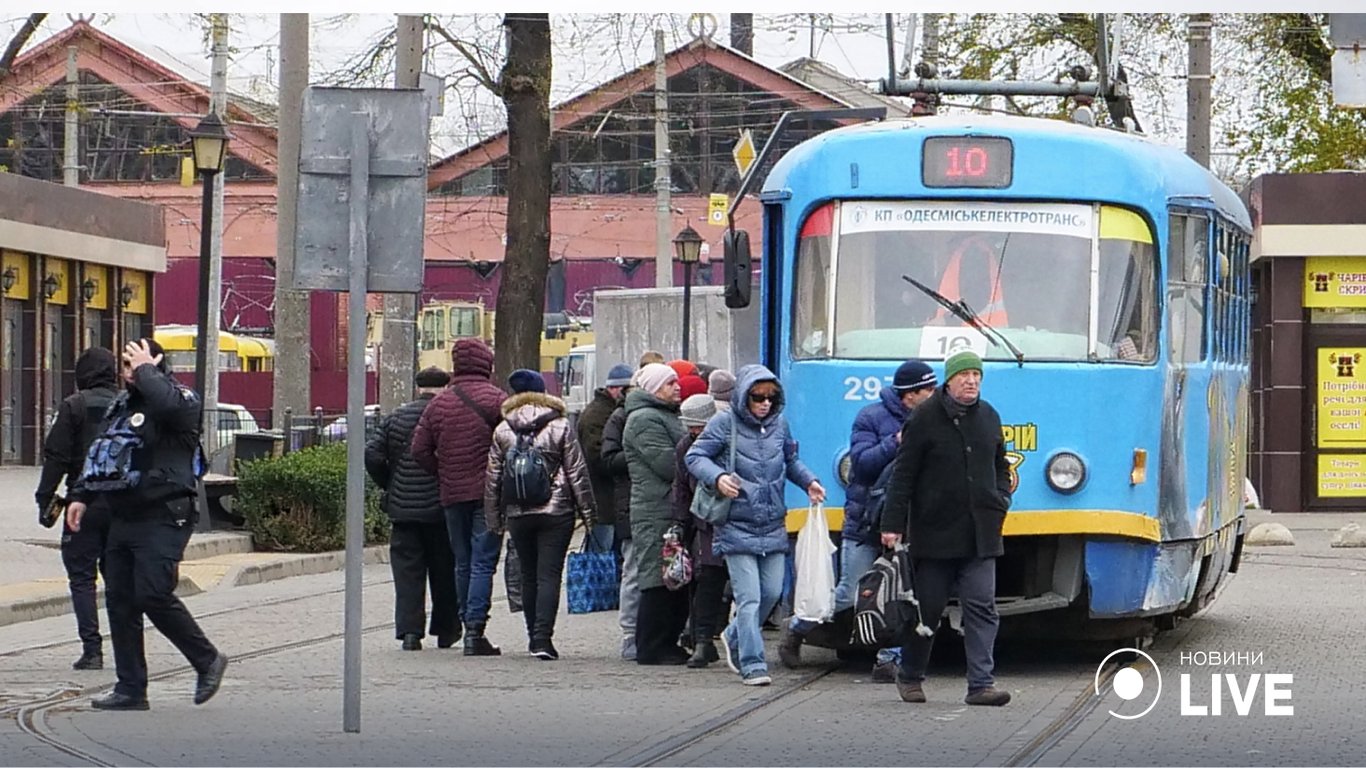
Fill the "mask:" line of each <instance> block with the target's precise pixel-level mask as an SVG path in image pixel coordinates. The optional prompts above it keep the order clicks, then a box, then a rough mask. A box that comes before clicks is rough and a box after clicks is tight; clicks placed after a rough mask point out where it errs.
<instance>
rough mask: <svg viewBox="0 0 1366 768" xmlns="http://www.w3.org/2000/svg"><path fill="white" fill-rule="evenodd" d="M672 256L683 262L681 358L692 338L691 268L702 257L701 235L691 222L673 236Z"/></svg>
mask: <svg viewBox="0 0 1366 768" xmlns="http://www.w3.org/2000/svg"><path fill="white" fill-rule="evenodd" d="M674 257H675V258H677V259H678V260H679V261H680V262H682V263H683V359H684V360H691V359H692V358H690V357H688V354H689V352H690V350H689V343H688V342H689V341H691V338H692V268H693V265H694V264H696V263H697V260H698V259H700V258H701V257H702V236H701V235H699V234H697V230H695V229H693V228H692V225H691V224H688V225H687V226H685V227H683V231H682V232H679V233H678V236H677V237H675V238H674Z"/></svg>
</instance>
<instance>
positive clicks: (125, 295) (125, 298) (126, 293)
mask: <svg viewBox="0 0 1366 768" xmlns="http://www.w3.org/2000/svg"><path fill="white" fill-rule="evenodd" d="M132 303H133V286H131V285H125V286H123V287H122V288H120V289H119V306H121V307H123V308H124V309H127V308H128V305H129V304H132Z"/></svg>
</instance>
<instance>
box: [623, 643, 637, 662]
mask: <svg viewBox="0 0 1366 768" xmlns="http://www.w3.org/2000/svg"><path fill="white" fill-rule="evenodd" d="M621 659H622V661H635V660H636V639H635V638H634V637H623V638H621Z"/></svg>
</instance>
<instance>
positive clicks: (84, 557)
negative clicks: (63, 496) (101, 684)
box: [34, 347, 118, 669]
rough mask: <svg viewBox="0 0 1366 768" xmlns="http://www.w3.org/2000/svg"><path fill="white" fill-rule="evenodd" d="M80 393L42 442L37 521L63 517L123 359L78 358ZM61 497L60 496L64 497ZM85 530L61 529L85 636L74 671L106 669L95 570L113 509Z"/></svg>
mask: <svg viewBox="0 0 1366 768" xmlns="http://www.w3.org/2000/svg"><path fill="white" fill-rule="evenodd" d="M76 387H77V391H76V393H75V394H73V395H69V396H68V397H67V398H66V399H65V400H63V401H62V404H61V405H60V406H58V408H57V419H56V421H54V422H53V423H52V429H51V430H49V431H48V433H47V438H46V439H44V440H43V473H42V475H41V476H40V477H39V479H38V490H37V492H35V493H34V498H35V500H36V501H37V502H38V522H39V523H41V524H42V525H44V526H45V527H49V528H50V527H52V526H53V525H55V524H56V522H57V520H58V518H59V517H60V515H53V514H50V512H49V510H50V509H51V507H52V502H53V500H54V499H56V498H57V486H58V485H59V484H60V483H61V482H62V478H63V477H65V478H66V484H67V487H68V489H69V488H70V487H71V486H74V485H75V484H76V478H78V477H80V476H81V468H82V467H84V466H85V453H86V451H87V450H88V449H89V448H90V443H91V442H92V441H93V440H94V439H95V436H96V435H97V434H99V429H100V425H101V423H102V422H103V421H104V412H105V411H106V410H107V409H108V408H109V404H110V403H111V402H113V401H114V397H115V396H116V395H118V361H117V360H116V359H115V358H114V353H113V352H110V351H109V350H107V349H104V348H103V347H92V348H90V349H87V350H86V351H84V352H82V353H81V356H80V357H78V358H76ZM59 501H60V500H59ZM84 523H85V524H84V525H83V526H82V527H81V530H80V531H72V530H71V529H69V528H66V527H65V526H64V527H63V530H62V565H64V566H66V580H67V583H68V584H69V585H70V587H71V607H72V611H73V612H74V613H75V614H76V633H77V634H78V635H79V636H80V638H81V657H80V658H79V659H77V660H76V663H74V664H72V665H71V666H72V668H74V669H103V668H104V641H103V638H102V637H101V636H100V611H99V606H98V603H97V602H96V599H95V571H96V569H97V568H98V569H99V570H101V571H103V569H104V568H103V566H104V544H105V539H107V538H108V537H109V509H108V508H107V507H106V506H105V505H103V504H100V505H96V506H94V507H92V508H91V509H89V510H88V511H87V512H86V515H85V520H84Z"/></svg>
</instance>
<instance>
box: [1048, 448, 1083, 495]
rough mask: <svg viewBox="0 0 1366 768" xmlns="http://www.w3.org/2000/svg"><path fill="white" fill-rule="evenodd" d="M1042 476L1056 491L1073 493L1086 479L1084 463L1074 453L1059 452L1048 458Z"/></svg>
mask: <svg viewBox="0 0 1366 768" xmlns="http://www.w3.org/2000/svg"><path fill="white" fill-rule="evenodd" d="M1044 476H1045V477H1046V478H1047V480H1048V485H1049V487H1051V488H1052V489H1053V490H1055V491H1057V492H1058V493H1073V492H1075V491H1076V490H1077V489H1078V488H1080V487H1081V484H1082V483H1083V482H1085V481H1086V463H1085V462H1083V461H1082V460H1081V457H1080V456H1078V455H1076V454H1075V453H1059V454H1057V455H1055V456H1053V458H1051V459H1049V460H1048V464H1047V466H1046V467H1045V468H1044Z"/></svg>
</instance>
